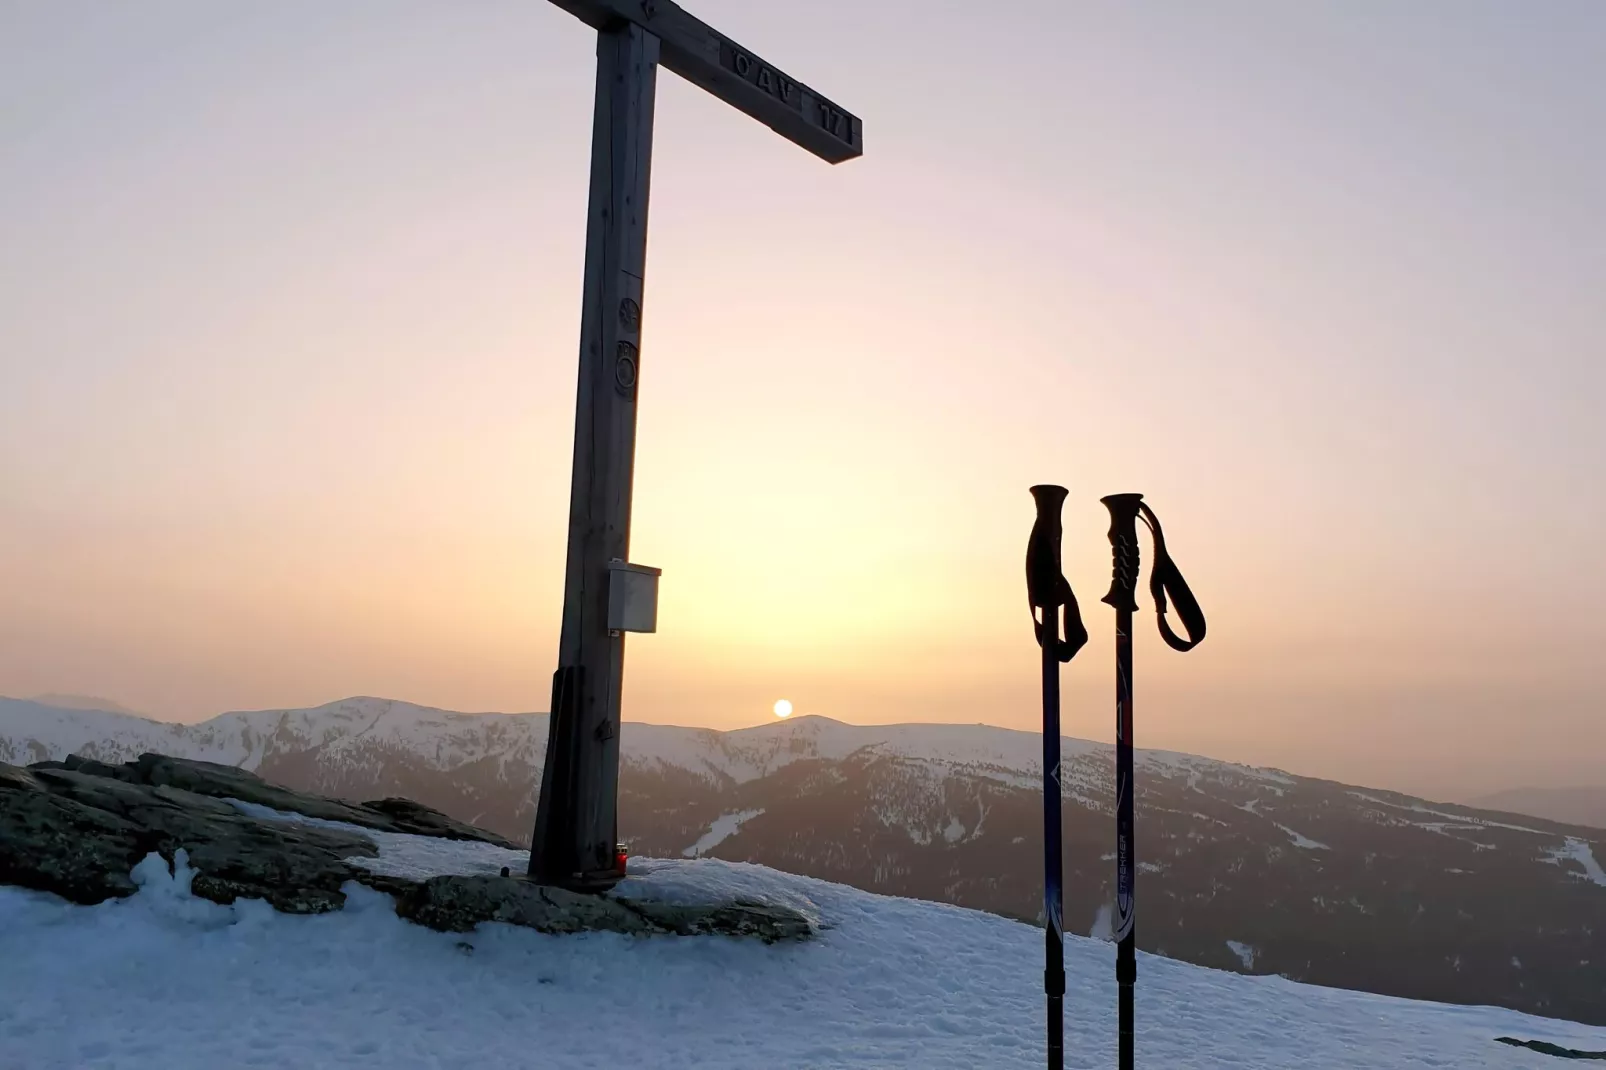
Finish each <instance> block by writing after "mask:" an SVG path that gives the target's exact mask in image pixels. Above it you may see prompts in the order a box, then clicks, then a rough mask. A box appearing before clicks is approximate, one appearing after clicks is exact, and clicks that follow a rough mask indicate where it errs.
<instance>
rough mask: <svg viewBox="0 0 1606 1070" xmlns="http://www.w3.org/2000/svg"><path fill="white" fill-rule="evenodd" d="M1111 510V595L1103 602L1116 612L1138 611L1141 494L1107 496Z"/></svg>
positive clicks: (1103, 499)
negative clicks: (1125, 610) (1123, 610)
mask: <svg viewBox="0 0 1606 1070" xmlns="http://www.w3.org/2000/svg"><path fill="white" fill-rule="evenodd" d="M1099 501H1101V502H1103V503H1104V507H1105V508H1106V509H1108V510H1109V511H1110V532H1109V535H1110V556H1111V558H1112V564H1111V568H1110V593H1109V594H1106V595H1105V596H1104V597H1103V598H1101V599H1099V601H1101V602H1104V603H1105V604H1107V605H1110V606H1114V607H1115V608H1116V609H1129V610H1136V609H1137V608H1138V600H1137V590H1138V571H1139V568H1140V566H1141V561H1140V555H1139V553H1138V510H1139V509H1140V508H1141V507H1142V502H1143V495H1141V494H1107V495H1105V496H1104V497H1102V498H1100V499H1099Z"/></svg>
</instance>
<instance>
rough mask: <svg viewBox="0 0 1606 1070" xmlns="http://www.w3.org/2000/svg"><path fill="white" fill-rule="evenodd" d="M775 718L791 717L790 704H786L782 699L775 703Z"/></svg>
mask: <svg viewBox="0 0 1606 1070" xmlns="http://www.w3.org/2000/svg"><path fill="white" fill-rule="evenodd" d="M775 716H777V717H790V716H792V704H791V703H790V702H788V701H787V700H786V699H784V698H783V699H778V700H777V701H776V703H775Z"/></svg>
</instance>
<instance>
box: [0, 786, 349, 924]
mask: <svg viewBox="0 0 1606 1070" xmlns="http://www.w3.org/2000/svg"><path fill="white" fill-rule="evenodd" d="M118 768H121V767H118ZM180 847H183V848H185V849H187V851H188V852H189V856H190V864H191V865H192V866H193V867H194V869H195V871H196V877H195V883H194V884H193V886H192V888H191V890H192V891H193V892H194V893H195V894H196V895H198V896H201V897H203V898H206V899H210V900H212V901H214V902H218V903H232V902H234V900H235V899H237V898H239V897H241V896H245V897H248V898H255V899H265V900H267V901H268V902H269V903H271V904H273V906H274V907H275V908H277V909H279V910H282V911H285V912H287V913H292V914H316V913H322V912H324V911H328V910H338V909H339V908H340V907H341V906H343V905H344V904H345V901H346V897H345V895H344V894H343V893H342V892H341V891H340V886H341V885H342V884H344V883H345V882H346V881H348V880H352V879H354V878H355V877H357V876H358V874H359V872H360V871H359V870H358V869H357V868H356V867H354V866H351V865H349V864H347V863H346V862H345V861H344V859H347V858H351V857H356V856H367V857H374V856H376V855H377V854H378V853H379V852H378V849H377V848H376V847H375V846H374V844H373V842H372V841H371V840H369V839H367V838H366V837H363V836H359V835H355V834H352V833H346V832H341V831H338V830H333V829H324V828H317V827H314V826H307V825H291V824H287V823H284V822H277V821H264V820H261V819H257V818H252V817H248V816H246V815H245V814H242V813H241V812H240V811H238V810H236V809H235V808H234V807H233V806H230V805H229V804H228V803H226V802H223V801H221V800H220V799H214V798H209V797H207V796H205V795H198V794H195V793H194V792H189V791H185V790H183V789H179V788H174V787H172V786H170V785H167V784H160V785H155V786H153V785H150V784H141V783H134V782H130V781H129V780H127V779H124V778H123V776H117V777H112V776H97V775H94V774H93V773H90V772H86V771H84V770H83V769H82V768H80V769H68V768H52V767H43V768H37V769H18V768H16V767H15V766H3V765H0V883H3V884H15V885H20V886H22V887H26V888H35V889H38V890H40V891H47V892H54V893H56V894H57V895H60V896H62V897H63V898H65V899H69V900H71V901H73V902H75V903H99V902H101V901H103V900H106V899H110V898H113V897H117V896H125V895H131V894H133V892H134V891H135V886H134V883H133V881H132V880H131V879H130V877H129V873H130V871H131V870H132V869H133V867H134V866H135V864H137V863H138V862H139V860H140V859H142V858H144V857H145V856H146V855H148V854H150V853H151V852H152V851H155V852H157V853H158V854H160V855H161V856H162V857H163V858H166V859H168V860H169V861H171V860H172V858H173V853H174V852H175V851H176V850H177V849H178V848H180Z"/></svg>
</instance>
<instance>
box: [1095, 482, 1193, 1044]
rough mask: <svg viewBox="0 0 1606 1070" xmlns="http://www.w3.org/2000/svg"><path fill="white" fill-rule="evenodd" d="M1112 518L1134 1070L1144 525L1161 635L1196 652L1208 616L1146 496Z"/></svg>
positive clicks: (1118, 932) (1119, 880)
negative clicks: (1138, 652) (1137, 622)
mask: <svg viewBox="0 0 1606 1070" xmlns="http://www.w3.org/2000/svg"><path fill="white" fill-rule="evenodd" d="M1099 500H1100V501H1102V502H1103V503H1104V505H1105V507H1106V508H1108V509H1109V511H1110V531H1109V535H1110V552H1111V555H1112V557H1113V558H1114V566H1113V570H1112V574H1111V577H1110V592H1109V593H1108V594H1106V595H1105V596H1104V597H1103V598H1102V599H1100V601H1102V602H1105V603H1107V604H1108V605H1111V606H1113V607H1114V608H1115V934H1114V935H1115V939H1116V952H1115V983H1116V986H1117V1004H1116V1016H1117V1022H1118V1029H1119V1033H1118V1036H1117V1066H1118V1068H1119V1070H1132V1060H1133V1024H1132V1019H1133V990H1134V988H1135V987H1136V985H1137V979H1138V960H1137V943H1136V938H1135V932H1136V925H1135V921H1136V905H1137V904H1136V890H1137V889H1136V884H1137V857H1136V855H1137V848H1136V845H1135V844H1134V842H1133V820H1132V796H1133V786H1132V614H1133V612H1134V611H1135V610H1136V609H1137V608H1138V603H1137V587H1138V569H1139V565H1140V561H1139V554H1138V520H1139V518H1140V517H1141V519H1142V520H1143V523H1144V524H1145V525H1146V526H1147V527H1148V529H1149V531H1150V533H1151V534H1152V535H1153V538H1154V565H1153V566H1152V567H1151V568H1150V570H1149V596H1150V597H1151V598H1153V599H1154V612H1155V616H1156V617H1157V619H1158V620H1159V623H1160V635H1161V637H1162V638H1164V639H1165V641H1166V643H1167V645H1169V646H1170V647H1171V648H1172V649H1173V650H1191V649H1193V648H1194V647H1195V646H1197V645H1198V644H1199V641H1200V640H1201V639H1203V638H1204V637H1205V619H1204V613H1203V611H1201V610H1200V609H1199V603H1198V602H1197V601H1195V600H1194V597H1193V592H1192V591H1190V590H1189V589H1188V584H1187V581H1186V580H1184V579H1183V578H1182V573H1181V572H1179V571H1177V566H1176V565H1175V564H1174V563H1173V562H1172V560H1171V556H1170V555H1169V554H1168V553H1166V548H1165V535H1164V534H1163V533H1162V532H1161V530H1160V520H1159V518H1158V517H1156V516H1155V515H1154V510H1152V509H1150V508H1149V507H1148V505H1146V504H1145V503H1144V501H1143V495H1141V494H1111V495H1108V496H1106V497H1104V498H1100V499H1099ZM1168 594H1169V595H1170V597H1171V601H1172V603H1174V604H1175V605H1176V609H1177V615H1178V616H1179V617H1180V618H1181V619H1182V626H1183V630H1185V631H1186V632H1187V633H1188V636H1189V638H1187V639H1182V638H1181V637H1179V636H1178V635H1177V634H1176V633H1175V632H1173V631H1172V630H1171V625H1170V624H1169V623H1168V622H1167V621H1166V616H1165V614H1166V596H1167V595H1168Z"/></svg>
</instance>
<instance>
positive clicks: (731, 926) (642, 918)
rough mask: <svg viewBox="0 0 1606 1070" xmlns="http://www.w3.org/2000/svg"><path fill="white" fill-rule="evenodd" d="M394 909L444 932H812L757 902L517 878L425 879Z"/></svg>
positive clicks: (765, 936)
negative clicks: (628, 892)
mask: <svg viewBox="0 0 1606 1070" xmlns="http://www.w3.org/2000/svg"><path fill="white" fill-rule="evenodd" d="M396 913H398V914H400V915H401V916H402V917H404V918H410V919H411V920H413V921H416V922H418V923H419V924H420V925H427V926H429V927H430V928H431V929H438V930H440V931H442V932H468V931H469V930H471V929H473V928H474V927H475V926H476V925H478V924H479V923H480V922H483V921H501V922H507V923H509V924H512V925H522V926H525V927H527V928H531V929H537V930H539V931H541V932H545V933H574V932H615V933H627V934H642V935H646V934H675V935H680V936H694V935H698V934H702V933H719V934H723V935H727V936H752V937H757V938H758V939H760V940H762V941H764V942H765V943H767V944H769V943H775V942H777V941H781V940H805V939H808V938H809V937H811V936H813V935H814V931H813V928H812V926H811V925H810V924H809V922H808V919H806V918H804V917H803V916H802V915H801V914H798V913H797V912H795V911H792V910H788V909H787V908H785V907H779V906H775V905H771V904H762V903H747V902H736V903H725V904H718V905H701V904H686V903H660V902H653V901H650V900H640V899H619V898H615V897H613V896H599V895H581V894H578V893H575V892H568V891H564V890H563V889H561V888H550V887H546V886H544V885H539V884H534V883H531V882H530V881H527V880H524V879H522V878H519V877H483V876H465V877H458V876H442V877H431V878H430V879H429V880H426V881H423V882H422V883H420V884H417V885H415V886H414V887H413V888H411V889H408V890H405V891H403V892H401V894H399V895H398V896H397V899H396Z"/></svg>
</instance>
